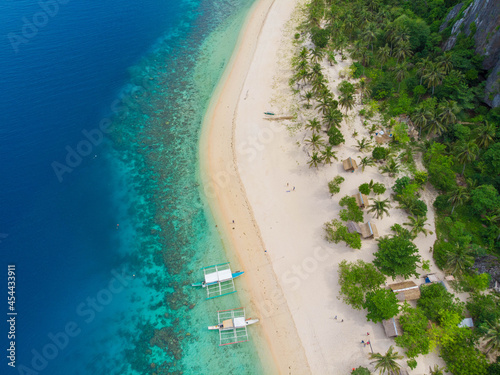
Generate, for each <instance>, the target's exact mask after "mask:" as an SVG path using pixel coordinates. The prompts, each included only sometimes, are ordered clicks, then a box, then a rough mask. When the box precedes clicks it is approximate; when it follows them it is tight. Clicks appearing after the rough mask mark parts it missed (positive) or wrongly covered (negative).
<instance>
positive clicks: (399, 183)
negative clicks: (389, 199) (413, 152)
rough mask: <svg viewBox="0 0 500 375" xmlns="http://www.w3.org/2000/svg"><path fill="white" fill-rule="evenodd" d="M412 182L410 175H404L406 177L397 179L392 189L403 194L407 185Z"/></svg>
mask: <svg viewBox="0 0 500 375" xmlns="http://www.w3.org/2000/svg"><path fill="white" fill-rule="evenodd" d="M410 182H411V180H410V177H407V176H404V177H401V178H398V179H397V180H396V183H395V184H394V186H393V187H392V190H394V192H395V193H396V194H403V190H404V189H405V187H406V186H407V185H409V184H410Z"/></svg>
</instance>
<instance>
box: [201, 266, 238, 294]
mask: <svg viewBox="0 0 500 375" xmlns="http://www.w3.org/2000/svg"><path fill="white" fill-rule="evenodd" d="M202 270H203V273H204V276H205V277H204V280H203V281H201V282H197V283H193V284H191V285H192V286H196V287H200V286H201V287H203V288H206V290H207V299H210V298H215V297H220V296H224V295H226V294H231V293H234V292H236V287H235V286H234V281H233V280H234V279H235V278H237V277H238V276H241V275H243V273H244V272H240V271H238V272H234V273H233V272H231V268H230V267H229V263H221V264H216V265H214V266H209V267H204V268H202Z"/></svg>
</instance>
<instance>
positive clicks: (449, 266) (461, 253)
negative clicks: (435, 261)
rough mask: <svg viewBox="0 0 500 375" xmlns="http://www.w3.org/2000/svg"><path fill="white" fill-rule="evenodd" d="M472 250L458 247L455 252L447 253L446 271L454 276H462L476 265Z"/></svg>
mask: <svg viewBox="0 0 500 375" xmlns="http://www.w3.org/2000/svg"><path fill="white" fill-rule="evenodd" d="M472 254H473V252H472V249H470V248H468V247H462V246H458V245H457V246H456V247H455V249H454V250H453V251H449V252H448V253H446V259H445V265H446V266H445V269H446V270H447V271H448V272H450V273H452V274H462V273H463V272H465V271H466V270H467V269H468V268H469V267H471V266H472V265H473V264H474V256H473V255H472Z"/></svg>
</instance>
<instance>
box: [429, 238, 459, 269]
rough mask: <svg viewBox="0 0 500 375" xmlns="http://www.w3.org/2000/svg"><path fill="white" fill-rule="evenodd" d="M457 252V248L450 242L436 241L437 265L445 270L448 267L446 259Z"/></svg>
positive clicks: (435, 256)
mask: <svg viewBox="0 0 500 375" xmlns="http://www.w3.org/2000/svg"><path fill="white" fill-rule="evenodd" d="M452 251H455V246H454V245H453V244H451V243H450V242H445V241H442V240H438V241H436V243H435V244H434V252H433V254H432V255H433V256H434V261H435V262H436V265H437V266H438V267H439V268H441V269H443V268H445V267H446V258H447V256H448V253H450V252H452Z"/></svg>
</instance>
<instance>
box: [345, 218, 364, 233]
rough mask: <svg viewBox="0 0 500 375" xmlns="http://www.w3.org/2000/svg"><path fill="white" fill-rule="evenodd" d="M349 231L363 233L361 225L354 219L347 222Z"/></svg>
mask: <svg viewBox="0 0 500 375" xmlns="http://www.w3.org/2000/svg"><path fill="white" fill-rule="evenodd" d="M346 227H347V231H348V232H349V233H359V234H361V228H360V227H359V224H358V223H356V222H354V221H348V222H347V223H346Z"/></svg>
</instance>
